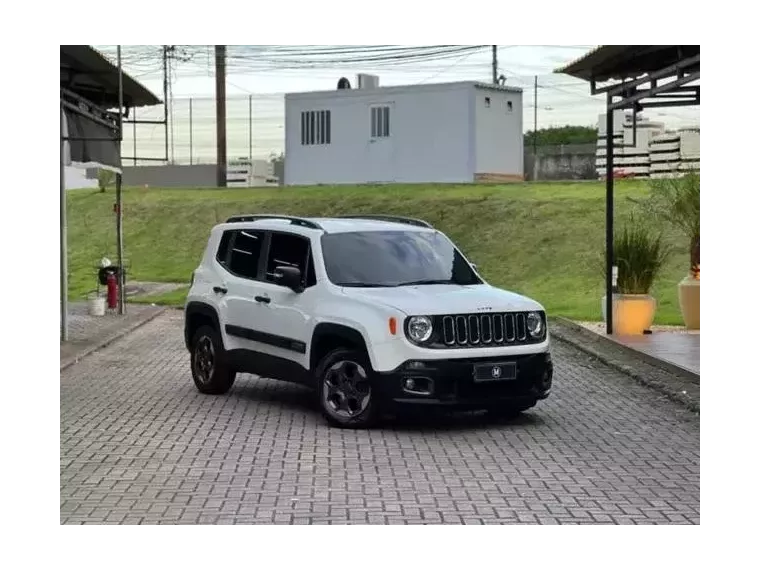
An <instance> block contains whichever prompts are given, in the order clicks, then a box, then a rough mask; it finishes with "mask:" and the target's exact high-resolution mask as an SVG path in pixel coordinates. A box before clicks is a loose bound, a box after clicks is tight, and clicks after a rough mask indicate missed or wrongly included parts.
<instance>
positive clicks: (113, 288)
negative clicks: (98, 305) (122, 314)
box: [106, 273, 119, 309]
mask: <svg viewBox="0 0 760 570" xmlns="http://www.w3.org/2000/svg"><path fill="white" fill-rule="evenodd" d="M106 287H107V288H108V289H107V290H108V295H107V299H108V308H109V309H115V308H117V307H118V305H119V284H118V282H117V281H116V275H115V274H113V273H109V274H108V277H107V278H106Z"/></svg>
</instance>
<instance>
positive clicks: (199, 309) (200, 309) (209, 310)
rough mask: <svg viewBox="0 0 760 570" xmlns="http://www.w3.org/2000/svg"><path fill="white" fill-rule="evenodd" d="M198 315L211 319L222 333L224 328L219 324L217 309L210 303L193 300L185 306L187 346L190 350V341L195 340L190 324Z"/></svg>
mask: <svg viewBox="0 0 760 570" xmlns="http://www.w3.org/2000/svg"><path fill="white" fill-rule="evenodd" d="M196 315H202V316H203V317H206V318H208V319H210V320H211V322H212V325H213V327H214V328H215V329H216V330H217V331H219V333H220V334H221V332H222V329H221V327H220V326H219V314H218V313H217V312H216V309H215V308H214V307H212V306H211V305H209V304H208V303H202V302H200V301H191V302H190V303H188V304H187V306H186V307H185V347H186V348H187V349H188V350H190V342H191V341H192V340H193V339H192V338H191V334H192V328H191V326H190V325H191V323H192V322H193V317H194V316H196Z"/></svg>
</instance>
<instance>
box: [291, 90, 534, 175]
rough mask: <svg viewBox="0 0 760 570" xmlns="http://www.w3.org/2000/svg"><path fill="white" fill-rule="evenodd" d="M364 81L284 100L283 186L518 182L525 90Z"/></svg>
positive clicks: (521, 150) (521, 157)
mask: <svg viewBox="0 0 760 570" xmlns="http://www.w3.org/2000/svg"><path fill="white" fill-rule="evenodd" d="M368 77H369V79H375V78H373V77H371V76H366V75H365V76H360V82H359V85H360V88H359V89H338V90H335V91H319V92H311V93H290V94H288V95H286V96H285V184H288V185H310V184H362V183H386V182H401V183H415V182H421V183H425V182H448V183H457V182H480V181H483V182H504V181H515V180H523V131H522V128H523V110H522V90H521V89H517V88H512V87H506V86H499V85H491V84H485V83H476V82H457V83H440V84H424V85H404V86H394V87H378V86H377V83H376V81H367V79H368ZM368 84H369V85H368Z"/></svg>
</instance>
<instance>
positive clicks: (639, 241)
mask: <svg viewBox="0 0 760 570" xmlns="http://www.w3.org/2000/svg"><path fill="white" fill-rule="evenodd" d="M667 256H668V252H667V250H666V248H665V247H664V245H663V240H662V234H661V233H653V232H652V231H651V229H650V228H649V227H648V226H647V225H646V224H644V223H643V221H642V220H641V219H640V218H637V217H636V216H635V215H631V216H630V218H629V220H628V222H627V223H626V224H624V225H623V227H622V229H620V230H619V231H618V232H616V233H615V236H614V239H613V265H616V266H617V268H618V278H617V285H618V291H619V292H620V293H622V294H627V295H646V294H648V293H649V291H650V290H651V289H652V284H653V283H654V281H655V279H656V278H657V275H658V274H659V272H660V270H661V269H662V266H663V265H664V263H665V261H666V259H667Z"/></svg>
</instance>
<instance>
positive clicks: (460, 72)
mask: <svg viewBox="0 0 760 570" xmlns="http://www.w3.org/2000/svg"><path fill="white" fill-rule="evenodd" d="M95 47H97V48H99V49H101V51H103V52H104V53H105V54H106V55H107V56H109V57H113V58H115V54H116V50H115V46H95ZM266 47H267V46H229V47H228V49H229V55H230V59H229V70H228V77H227V94H228V98H229V100H230V101H229V103H228V121H229V124H228V136H229V146H230V151H229V152H228V154H229V156H230V157H234V156H236V155H240V156H244V155H247V154H248V128H249V125H250V126H251V130H252V131H253V136H252V138H253V139H254V140H253V146H254V155H260V156H266V155H267V154H269V153H270V152H277V151H279V150H280V149H281V148H282V145H283V141H284V133H283V129H282V122H283V100H282V94H283V93H288V92H299V91H319V90H329V89H334V88H335V86H336V84H337V81H338V79H339V78H340V77H342V76H346V77H348V79H349V80H350V81H351V83H352V85H354V86H355V83H356V80H355V77H356V73H357V72H367V73H372V74H375V75H378V76H379V77H380V84H381V85H386V86H387V85H403V84H419V83H440V82H448V81H462V80H477V81H488V82H490V81H491V51H490V49H489V48H484V49H482V50H480V51H477V52H473V53H466V54H464V55H462V56H457V57H450V58H448V59H444V60H431V61H425V62H406V61H402V62H398V63H394V64H393V65H389V64H388V63H382V64H376V63H371V64H370V63H361V64H357V63H350V64H345V65H342V66H336V65H316V66H314V68H312V69H292V67H295V65H283V64H281V63H280V64H277V63H267V62H266V61H262V58H260V57H257V54H256V49H265V48H266ZM283 47H288V48H289V49H298V48H297V46H283ZM320 47H321V46H320ZM592 47H593V46H591V45H586V46H499V49H498V62H499V74H503V75H504V76H506V78H507V79H506V83H507V84H508V85H513V86H517V87H521V88H523V90H524V94H523V97H524V114H525V117H524V125H525V129H526V130H528V129H532V128H533V121H534V105H533V100H534V88H533V84H534V76H536V75H537V76H538V84H539V89H538V106H537V107H538V127H539V128H541V127H547V126H561V125H566V124H572V125H589V126H596V124H597V119H598V115H599V114H600V113H603V112H604V104H603V98H602V97H600V96H597V97H592V96H590V95H589V87H588V84H587V83H585V82H582V81H579V80H575V79H573V78H570V77H568V76H566V75H559V74H554V73H553V70H554V69H556V68H557V67H559V66H561V65H563V64H565V63H568V62H570V61H572V60H574V59H576V58H578V57H580V56H582V55H583V54H584V53H586V52H587V51H588V50H589V49H591V48H592ZM177 56H178V58H179V59H180V60H185V61H174V62H173V69H172V82H171V98H172V99H173V100H174V113H173V114H174V126H173V129H172V136H171V138H172V149H173V150H174V154H175V157H176V158H177V159H179V160H182V161H183V162H184V161H186V160H187V158H189V155H190V144H189V142H190V141H189V138H190V137H189V133H190V129H189V123H190V117H189V115H190V103H189V98H192V99H193V103H192V108H193V153H192V154H193V155H194V156H195V157H197V158H200V157H204V156H205V155H207V154H211V155H212V156H213V154H214V151H213V133H214V126H213V125H214V122H213V121H214V106H213V96H214V77H213V62H214V57H213V47H212V46H178V50H177ZM122 57H123V61H124V69H125V70H126V71H127V72H128V73H130V74H132V75H133V76H134V77H136V78H137V79H138V80H139V81H140V82H142V83H143V84H144V85H145V86H146V87H148V88H149V89H151V90H152V91H154V92H155V93H156V94H157V95H159V97H162V96H163V84H162V71H161V69H162V66H161V48H160V46H122ZM289 67H290V68H289ZM249 96H251V107H252V108H253V113H252V120H250V121H249V120H248V105H249V102H248V99H249ZM161 112H162V111H161V110H159V109H156V110H153V111H152V112H149V113H145V112H143V115H142V116H143V117H146V118H147V117H148V116H151V117H156V118H158V117H159V116H160V114H161ZM138 116H140V115H139V114H138ZM645 116H647V117H648V118H650V119H653V120H656V121H660V122H664V123H665V124H666V126H667V127H669V128H679V127H683V126H691V125H695V124H699V108H698V107H694V108H690V107H686V108H676V109H674V110H672V111H671V110H670V109H667V108H666V109H652V110H650V111H647V112H646V113H645ZM130 137H131V135H130V133H129V132H126V133H125V145H127V144H132V143H131V142H130V140H131V139H130ZM137 141H138V154H140V155H152V154H156V153H159V152H160V153H162V152H163V133H162V132H161V131H160V128H156V127H154V126H150V127H138V130H137ZM125 154H127V153H125Z"/></svg>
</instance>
